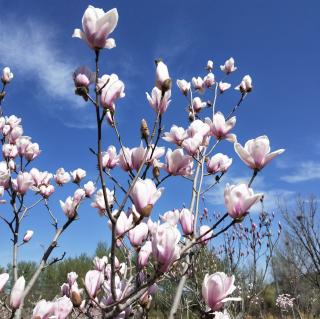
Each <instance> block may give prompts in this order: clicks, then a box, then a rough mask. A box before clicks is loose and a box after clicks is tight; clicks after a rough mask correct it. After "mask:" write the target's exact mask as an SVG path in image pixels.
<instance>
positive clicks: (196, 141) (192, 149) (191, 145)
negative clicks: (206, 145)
mask: <svg viewBox="0 0 320 319" xmlns="http://www.w3.org/2000/svg"><path fill="white" fill-rule="evenodd" d="M202 141H203V136H202V135H201V134H200V133H198V134H195V135H194V136H192V137H189V138H186V139H185V140H184V141H183V142H182V144H181V146H182V147H183V148H184V149H185V150H186V151H187V152H188V153H189V154H190V155H196V154H197V152H198V149H199V147H200V146H201V144H202Z"/></svg>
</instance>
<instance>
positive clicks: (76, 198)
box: [73, 188, 86, 205]
mask: <svg viewBox="0 0 320 319" xmlns="http://www.w3.org/2000/svg"><path fill="white" fill-rule="evenodd" d="M85 196H86V192H85V190H84V189H82V188H78V189H77V190H76V191H75V192H74V194H73V202H74V203H75V205H79V204H80V202H81V201H82V200H83V199H84V198H85Z"/></svg>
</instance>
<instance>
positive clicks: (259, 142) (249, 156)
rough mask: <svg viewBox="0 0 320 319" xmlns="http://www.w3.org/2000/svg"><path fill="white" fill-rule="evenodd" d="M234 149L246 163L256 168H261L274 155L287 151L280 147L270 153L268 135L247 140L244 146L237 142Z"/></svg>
mask: <svg viewBox="0 0 320 319" xmlns="http://www.w3.org/2000/svg"><path fill="white" fill-rule="evenodd" d="M234 149H235V151H236V153H237V154H238V155H239V157H240V158H241V160H242V161H243V162H244V163H245V164H247V165H248V166H249V167H251V168H252V169H256V170H261V169H262V168H263V167H265V166H266V165H267V164H268V163H269V162H270V161H271V160H272V159H273V158H274V157H276V156H278V155H280V154H282V153H283V152H284V151H285V150H284V149H279V150H276V151H274V152H271V153H270V141H269V138H268V137H267V136H266V135H262V136H259V137H257V138H255V139H252V140H249V141H247V142H246V144H245V145H244V147H243V146H241V145H240V144H239V143H235V144H234Z"/></svg>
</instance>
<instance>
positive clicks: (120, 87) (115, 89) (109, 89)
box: [98, 74, 125, 112]
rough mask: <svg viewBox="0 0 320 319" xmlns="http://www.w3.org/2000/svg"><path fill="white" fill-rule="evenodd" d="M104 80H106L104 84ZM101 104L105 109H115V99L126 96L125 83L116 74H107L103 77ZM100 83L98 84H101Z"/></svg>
mask: <svg viewBox="0 0 320 319" xmlns="http://www.w3.org/2000/svg"><path fill="white" fill-rule="evenodd" d="M102 82H104V83H103V84H102ZM99 85H101V104H102V106H103V107H104V108H105V109H109V110H111V111H112V112H114V111H115V108H116V107H115V104H114V103H115V101H116V100H118V99H120V98H123V97H125V93H124V83H123V82H122V81H121V80H119V77H118V76H117V75H116V74H111V75H110V76H109V75H105V76H103V77H102V78H101V80H100V84H99ZM99 85H98V86H99Z"/></svg>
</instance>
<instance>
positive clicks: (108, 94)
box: [0, 6, 284, 319]
mask: <svg viewBox="0 0 320 319" xmlns="http://www.w3.org/2000/svg"><path fill="white" fill-rule="evenodd" d="M117 23H118V12H117V10H116V9H112V10H110V11H108V12H104V11H103V10H102V9H98V8H94V7H92V6H89V7H88V8H87V9H86V11H85V13H84V15H83V18H82V30H80V29H75V30H74V33H73V37H75V38H79V39H81V40H83V41H84V43H85V44H86V45H87V46H88V47H89V50H88V53H89V54H92V59H93V60H94V61H95V69H94V71H91V70H90V69H89V68H87V67H79V68H78V69H77V70H75V72H74V74H73V79H74V84H75V93H76V94H77V95H79V98H83V99H84V100H85V101H86V102H87V103H88V104H92V106H93V107H92V108H91V110H92V113H94V112H95V115H94V114H93V116H95V117H96V129H97V145H96V148H95V149H91V151H92V153H93V156H94V159H95V162H94V161H93V163H92V165H93V166H95V165H97V166H98V176H97V179H95V182H93V181H87V180H86V181H85V177H86V172H85V171H84V170H83V169H81V168H78V169H75V170H74V171H72V172H70V173H69V172H67V171H65V170H64V168H59V169H58V170H57V171H56V173H55V174H53V173H49V172H47V171H39V169H37V168H35V167H33V168H31V166H33V164H34V162H35V159H36V158H37V157H38V156H39V155H40V149H39V145H38V144H37V143H34V142H32V140H31V138H30V137H28V136H25V135H24V131H23V128H22V125H21V119H20V118H18V117H17V116H15V115H11V116H7V115H6V116H5V115H4V111H3V110H5V108H4V109H1V118H0V129H1V134H2V135H1V142H2V153H3V160H2V162H1V163H0V193H1V196H2V200H1V203H2V204H4V206H3V208H2V211H7V212H6V214H5V215H3V216H2V215H1V216H0V217H1V219H2V221H3V222H4V223H5V224H6V225H7V226H8V227H9V229H10V231H11V233H12V238H11V240H12V244H13V256H12V267H13V272H12V277H13V278H12V280H11V281H12V283H13V284H12V287H11V289H8V288H9V284H8V285H7V286H8V287H6V283H7V282H8V280H9V275H8V273H3V274H1V275H0V291H2V292H3V293H4V295H5V297H4V298H2V306H3V307H4V308H6V309H7V311H8V313H9V316H11V318H21V317H22V314H23V309H24V304H25V302H26V300H27V299H28V295H29V294H30V292H31V291H32V289H33V286H34V285H35V283H36V281H37V279H38V277H39V275H40V273H41V272H42V271H44V270H45V269H46V268H47V267H48V266H50V265H51V264H53V263H55V262H58V261H59V260H61V259H62V258H63V257H64V256H63V255H62V256H61V257H54V256H52V253H53V251H54V250H55V248H56V247H57V245H58V241H59V239H60V237H61V235H62V234H63V233H64V232H65V231H67V230H68V229H69V228H70V227H71V226H73V225H72V224H73V223H74V222H75V221H76V220H77V219H78V216H79V215H81V212H80V211H79V209H80V206H81V204H82V203H83V202H84V201H85V200H89V201H91V206H92V209H93V210H96V211H97V213H98V214H97V215H100V216H101V217H102V218H105V219H106V220H107V222H108V225H109V229H106V234H108V241H109V242H110V255H108V256H105V257H103V258H98V257H96V258H94V260H93V265H92V269H88V272H87V273H86V275H85V278H78V275H77V274H76V273H75V272H72V271H71V272H70V273H69V274H68V276H67V278H66V282H65V283H64V284H63V285H62V286H61V295H60V296H57V297H56V298H55V299H54V300H39V301H38V302H37V303H36V304H35V305H34V309H33V312H32V318H34V319H35V318H37V319H39V318H40V319H43V318H59V319H63V318H67V317H68V316H74V317H77V318H78V317H81V318H127V317H129V316H134V317H136V318H144V317H147V316H148V311H149V310H150V309H151V308H152V296H153V295H154V293H155V292H156V291H157V290H158V289H161V285H162V283H163V282H164V281H166V280H171V279H174V280H179V282H178V284H177V285H176V290H175V293H174V297H173V299H172V300H171V305H170V308H171V310H170V313H169V314H168V317H169V318H174V317H175V315H176V313H177V311H178V310H179V305H180V300H181V298H182V297H183V295H184V294H185V292H186V289H187V286H186V282H187V280H188V278H191V276H192V273H193V272H194V271H195V269H196V267H197V262H198V259H197V256H198V255H199V253H200V252H201V251H202V250H204V249H206V245H208V244H209V243H210V241H211V240H212V239H214V238H217V237H218V236H220V235H223V234H225V232H226V231H227V230H228V229H229V228H232V227H236V228H235V229H240V230H241V226H240V224H239V223H241V222H243V221H244V220H245V219H247V218H248V217H247V215H248V214H249V210H250V208H251V207H252V206H253V205H254V204H255V203H256V202H258V201H259V200H261V199H262V196H263V194H261V193H254V191H253V189H252V188H251V185H252V183H253V181H254V179H255V177H256V176H257V174H258V173H259V172H260V171H261V170H262V169H263V168H264V166H265V165H266V164H268V163H269V162H270V161H271V160H272V159H273V158H274V157H276V156H277V155H279V154H281V153H282V152H283V151H284V150H282V149H280V150H277V151H275V152H271V153H270V145H269V139H268V137H267V136H260V137H257V138H254V139H251V140H249V141H247V142H246V143H245V145H244V146H242V145H241V144H240V143H239V142H238V141H237V137H236V136H235V134H233V133H232V129H233V127H234V126H235V124H236V116H234V114H235V113H236V112H237V111H238V109H239V107H240V105H241V104H242V102H243V101H244V100H245V99H246V98H247V96H248V95H249V94H250V92H251V91H252V79H251V77H250V76H249V75H246V76H244V77H243V79H242V80H241V81H240V84H239V85H238V86H237V87H235V89H236V90H238V91H239V100H238V102H237V103H236V105H235V106H234V107H232V108H231V109H230V112H229V113H228V114H225V115H224V114H222V112H220V111H219V110H217V109H216V102H217V99H218V98H219V97H220V96H221V95H222V94H227V93H226V91H227V90H229V89H231V84H229V83H227V82H226V79H227V78H228V77H229V76H230V75H231V74H232V73H233V72H235V71H236V70H237V67H236V66H235V61H234V59H233V58H230V59H228V60H227V61H226V62H225V63H224V64H223V65H221V66H220V70H221V74H222V76H221V79H222V80H218V79H216V77H215V75H214V74H213V73H212V71H213V62H212V61H211V60H209V61H208V63H207V65H206V71H207V74H206V75H205V76H204V77H200V76H198V77H193V78H192V80H191V83H190V82H188V81H187V80H176V83H177V89H179V90H180V91H181V94H183V95H184V96H185V98H186V102H185V103H186V105H187V113H186V127H178V126H177V125H173V126H172V127H171V128H170V130H169V131H167V132H164V124H163V123H164V120H165V118H166V110H167V108H168V107H169V104H170V102H171V100H170V98H171V90H173V89H174V88H173V87H172V83H173V79H171V78H170V75H169V71H168V67H167V65H166V64H165V63H164V62H163V61H161V60H160V59H159V60H157V61H156V71H155V73H156V75H155V78H156V80H155V83H154V85H155V86H154V87H153V88H152V90H151V93H150V94H149V93H147V94H146V99H147V102H149V104H150V106H151V108H152V110H153V112H154V121H153V123H152V125H149V124H148V123H147V122H146V120H144V119H143V120H142V121H141V139H140V140H139V141H137V146H136V147H134V148H128V147H126V144H125V142H124V140H123V138H122V136H121V133H120V129H119V128H118V125H117V106H116V105H117V100H118V99H121V98H124V97H125V85H124V83H123V82H122V81H121V80H120V79H119V77H118V76H117V75H116V74H111V75H108V74H101V73H100V71H99V65H100V60H101V59H102V58H103V55H104V54H105V52H108V50H104V49H112V48H115V46H116V43H115V40H114V39H112V38H110V37H109V35H110V34H111V33H112V32H113V31H114V29H115V28H116V26H117ZM12 78H13V75H12V73H11V72H10V69H9V68H7V67H6V68H4V70H3V75H2V83H3V89H2V92H1V96H0V98H1V102H3V101H4V97H5V94H6V91H7V86H8V84H9V83H10V82H11V80H12ZM151 86H152V85H151ZM205 94H206V95H207V96H206V98H207V99H209V100H206V101H204V96H205ZM2 107H3V106H2ZM175 107H177V106H175ZM150 110H151V109H150ZM152 110H151V111H150V112H152ZM105 126H108V127H109V130H107V131H106V132H107V133H105V134H102V129H103V127H105ZM112 138H113V139H114V138H115V139H116V141H117V145H116V146H114V145H110V140H111V139H112ZM163 141H165V142H168V143H170V145H171V146H170V148H167V149H165V147H164V146H159V145H160V144H161V143H162V142H163ZM224 141H226V143H232V144H233V145H234V150H235V152H236V154H237V155H238V156H239V157H240V159H241V160H242V161H243V162H244V163H245V164H246V165H247V166H248V167H249V169H250V170H251V171H252V177H251V179H250V180H249V181H244V182H243V183H241V184H238V185H229V184H226V185H225V191H224V202H225V213H224V214H221V216H219V218H217V219H216V220H215V221H214V222H213V223H208V224H205V223H204V219H203V214H202V212H201V211H202V208H201V207H202V206H201V199H202V198H203V197H205V196H206V194H207V193H208V191H209V190H211V189H212V188H213V187H214V186H215V185H216V184H218V183H219V182H221V181H222V178H223V176H224V175H225V174H227V171H228V169H229V167H230V166H231V165H232V161H233V160H232V159H231V158H229V156H227V155H225V154H222V153H218V152H217V149H218V146H219V144H221V143H223V142H224ZM104 143H105V144H106V145H104ZM232 144H231V145H232ZM29 168H30V169H29ZM115 170H118V171H119V172H122V173H117V174H114V171H115ZM121 174H122V175H121ZM115 176H117V177H115ZM118 176H120V177H118ZM173 178H174V179H178V178H184V179H187V180H188V181H189V182H190V188H189V190H186V192H190V205H189V206H188V207H185V206H184V205H183V203H181V202H179V199H177V202H176V203H174V205H175V206H176V207H180V209H175V210H170V211H167V212H164V213H163V214H162V215H161V216H160V218H159V220H156V216H154V214H153V208H154V206H155V205H157V201H158V199H159V198H160V197H161V196H163V197H164V196H165V194H166V193H165V189H164V188H163V187H162V186H163V184H164V183H165V181H167V180H168V179H173ZM206 179H208V181H209V182H208V181H206ZM70 181H72V182H73V183H74V185H75V186H76V189H75V191H74V193H73V194H70V196H68V197H67V198H66V199H64V200H60V205H61V209H62V211H63V212H64V214H65V220H64V221H58V220H57V218H56V217H55V215H54V214H53V212H52V210H51V209H50V205H49V198H50V197H51V196H52V194H53V193H54V192H55V186H53V183H55V184H56V185H58V186H63V185H65V184H66V183H69V182H70ZM127 181H128V183H127ZM210 181H211V182H210ZM212 181H213V182H212ZM35 195H36V198H37V200H36V201H34V198H35ZM36 205H44V208H45V209H46V210H47V211H48V214H49V215H48V216H49V217H50V218H51V221H52V225H53V227H54V230H55V231H54V235H53V238H52V240H51V242H50V244H49V245H48V247H47V248H46V249H45V251H44V254H43V256H42V258H41V260H40V262H39V265H38V268H37V270H36V272H35V273H34V274H33V275H32V277H31V279H30V280H28V282H26V280H25V278H24V277H23V276H20V277H19V276H18V260H17V254H18V250H19V247H20V246H21V245H26V244H28V242H29V241H30V239H31V238H32V235H33V231H36V229H34V230H28V231H27V232H26V233H25V234H22V233H21V231H20V230H21V225H22V224H23V222H24V219H25V217H26V216H27V215H28V214H30V211H31V210H32V209H33V208H34V207H35V206H36ZM200 210H201V211H200ZM9 211H11V216H10V214H9V213H8V212H9ZM206 214H207V215H210V212H208V211H207V210H206ZM251 223H252V222H251ZM35 226H36V225H35ZM251 227H252V229H253V228H255V229H254V230H252V231H251V232H247V235H246V236H247V237H248V238H246V242H247V245H249V246H250V243H249V241H250V239H249V237H250V236H251V237H254V241H253V242H254V245H258V246H259V240H260V239H259V238H258V237H257V236H258V232H257V231H256V226H254V225H253V224H252V226H251ZM239 232H240V231H239ZM242 232H245V231H242ZM251 242H252V241H251ZM252 250H254V248H253V247H252ZM119 254H123V255H124V256H125V261H124V262H122V263H120V262H119V259H118V257H119ZM234 271H235V269H234V267H230V268H229V271H228V273H224V272H215V273H206V274H204V276H203V277H202V278H201V279H200V282H197V288H199V289H195V291H194V293H195V294H196V297H197V299H198V301H199V302H198V304H197V307H198V309H197V312H198V314H200V316H201V317H204V318H230V316H231V315H230V314H229V313H228V310H227V308H228V306H229V305H230V303H231V302H239V301H241V298H240V297H239V295H237V294H236V295H234V291H235V289H236V286H235V276H234V274H233V272H234ZM57 285H58V283H57ZM80 287H83V288H80ZM164 293H165V291H164Z"/></svg>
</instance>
